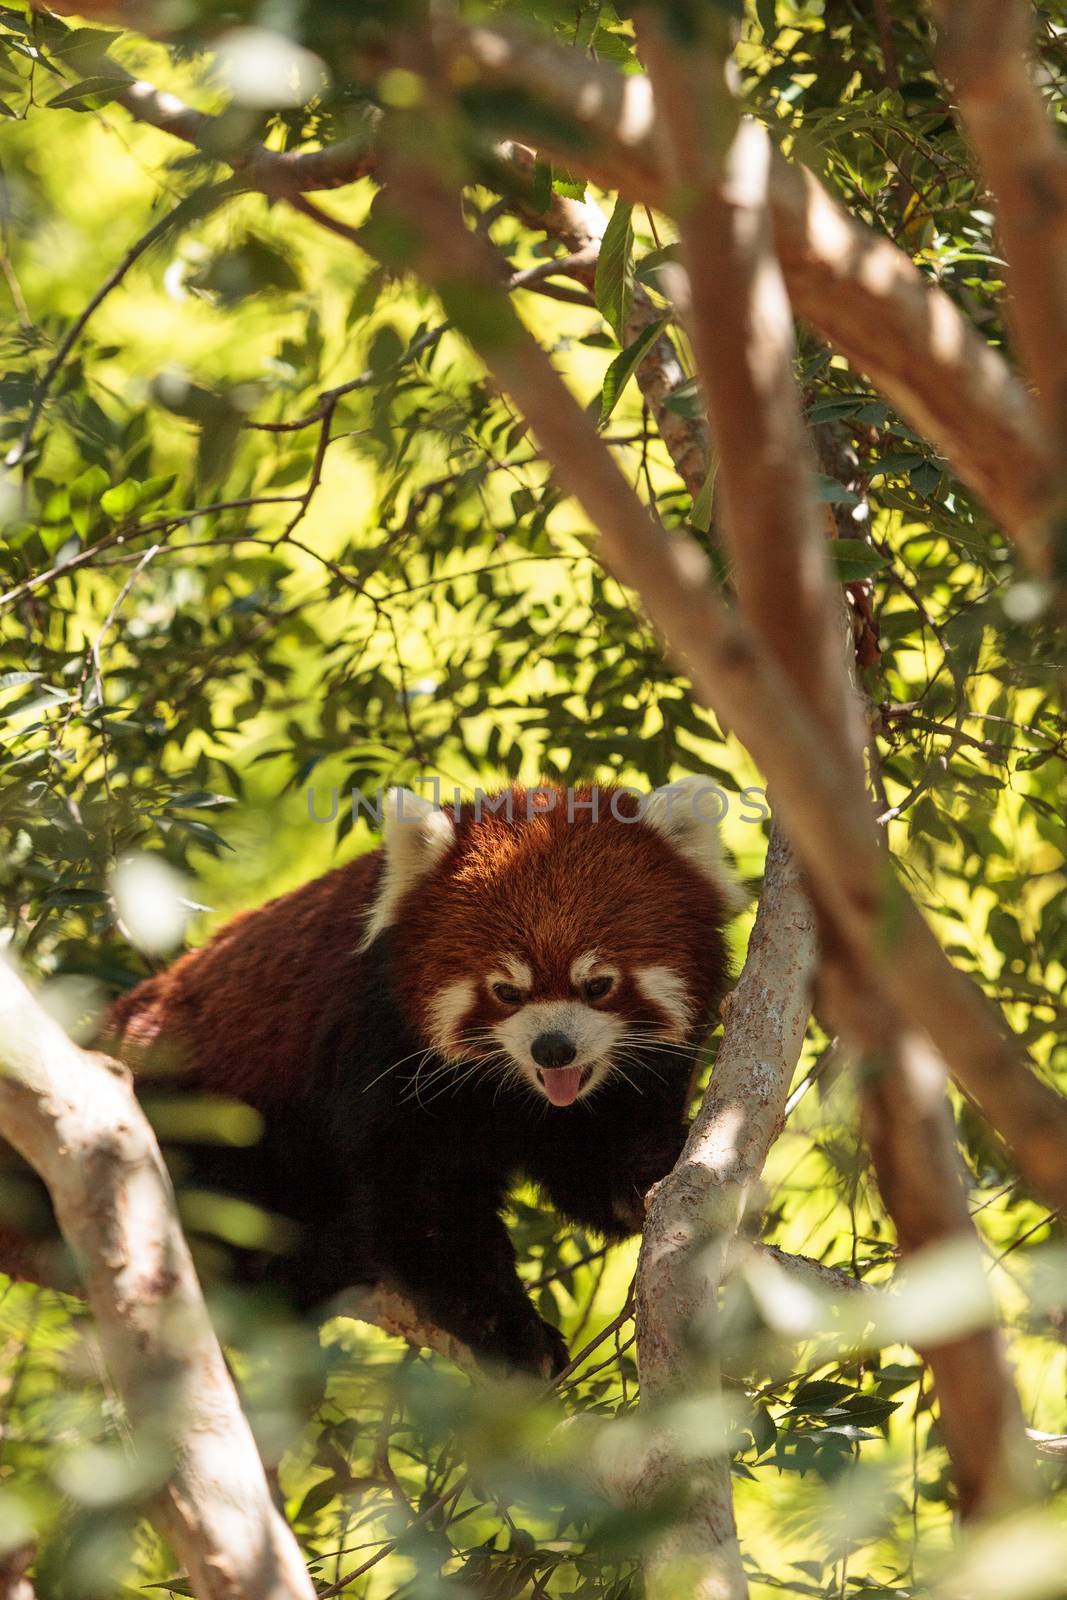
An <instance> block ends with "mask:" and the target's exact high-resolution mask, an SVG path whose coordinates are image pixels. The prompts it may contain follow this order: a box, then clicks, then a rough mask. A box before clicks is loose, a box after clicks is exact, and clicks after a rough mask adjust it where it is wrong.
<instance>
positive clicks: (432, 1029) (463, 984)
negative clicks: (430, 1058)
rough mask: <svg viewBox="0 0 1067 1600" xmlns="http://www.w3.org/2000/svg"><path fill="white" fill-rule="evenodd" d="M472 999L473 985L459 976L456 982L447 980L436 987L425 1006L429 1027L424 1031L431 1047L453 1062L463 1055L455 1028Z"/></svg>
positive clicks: (469, 1006)
mask: <svg viewBox="0 0 1067 1600" xmlns="http://www.w3.org/2000/svg"><path fill="white" fill-rule="evenodd" d="M473 1000H474V984H473V983H472V982H471V980H470V979H469V978H459V979H457V981H456V982H455V983H446V984H445V985H444V987H443V988H441V989H438V991H437V993H436V994H435V995H434V997H433V999H432V1000H431V1001H430V1004H429V1006H428V1008H427V1014H428V1018H429V1026H428V1028H427V1030H426V1031H427V1033H428V1035H429V1037H430V1039H431V1040H432V1042H433V1045H434V1048H435V1049H437V1050H439V1051H440V1052H441V1054H442V1055H443V1056H444V1057H445V1059H446V1060H449V1061H454V1060H456V1059H457V1058H458V1057H459V1056H461V1055H462V1054H463V1046H462V1045H461V1044H460V1042H459V1040H458V1039H457V1037H456V1030H457V1028H458V1027H459V1024H460V1022H461V1021H462V1020H463V1018H464V1017H465V1016H466V1014H467V1012H468V1011H469V1010H470V1008H471V1003H472V1002H473Z"/></svg>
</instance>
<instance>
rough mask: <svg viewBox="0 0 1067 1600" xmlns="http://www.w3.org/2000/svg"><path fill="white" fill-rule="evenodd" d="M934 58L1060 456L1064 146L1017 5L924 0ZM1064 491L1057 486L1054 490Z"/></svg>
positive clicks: (1064, 410)
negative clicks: (951, 98)
mask: <svg viewBox="0 0 1067 1600" xmlns="http://www.w3.org/2000/svg"><path fill="white" fill-rule="evenodd" d="M930 9H931V11H932V12H933V15H934V18H935V19H936V21H937V24H938V32H939V35H940V38H939V41H938V59H939V62H940V65H941V68H942V70H943V72H944V75H945V77H946V78H947V79H948V81H949V83H950V85H951V87H952V89H953V90H954V91H955V94H956V97H957V101H958V109H959V118H960V121H961V123H962V125H963V131H964V133H965V134H966V136H967V139H968V141H969V143H970V145H971V148H972V150H973V151H974V154H975V156H976V158H977V161H978V168H979V171H980V172H981V174H982V176H983V178H984V179H985V181H986V183H987V184H988V185H989V188H990V190H991V191H992V194H993V198H994V202H995V206H996V223H997V233H998V235H999V242H1000V249H1001V251H1002V253H1003V255H1004V256H1005V258H1006V261H1007V269H1006V282H1007V286H1008V299H1007V307H1006V310H1007V315H1008V321H1009V324H1010V326H1011V327H1012V329H1013V331H1014V334H1015V342H1016V346H1017V349H1018V353H1019V358H1020V361H1021V363H1022V365H1023V367H1024V369H1025V370H1026V372H1027V373H1028V374H1029V376H1030V377H1031V378H1032V379H1033V381H1034V383H1035V385H1036V386H1037V391H1038V405H1039V408H1040V411H1041V414H1042V417H1043V418H1044V423H1045V430H1046V433H1047V435H1048V438H1049V440H1050V442H1051V444H1052V447H1053V450H1054V452H1055V457H1056V459H1057V460H1058V461H1060V462H1062V461H1063V459H1064V455H1065V453H1067V230H1065V227H1064V223H1065V220H1067V149H1065V148H1064V144H1063V140H1062V136H1061V130H1060V129H1059V127H1058V126H1057V124H1056V123H1055V121H1054V120H1053V118H1052V116H1051V115H1050V114H1049V110H1048V108H1047V107H1046V105H1045V102H1044V98H1043V96H1042V95H1041V92H1040V90H1039V89H1038V87H1037V84H1036V83H1035V82H1034V79H1033V76H1032V70H1031V65H1030V59H1029V57H1030V49H1031V45H1032V42H1033V39H1032V36H1033V29H1034V8H1033V6H1032V5H1030V4H1023V0H931V6H930ZM1060 487H1061V488H1062V483H1061V485H1060Z"/></svg>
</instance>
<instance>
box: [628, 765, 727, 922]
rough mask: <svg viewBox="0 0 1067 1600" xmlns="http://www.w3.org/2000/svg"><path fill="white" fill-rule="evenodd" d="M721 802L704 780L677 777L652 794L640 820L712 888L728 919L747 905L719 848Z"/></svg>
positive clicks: (718, 790)
mask: <svg viewBox="0 0 1067 1600" xmlns="http://www.w3.org/2000/svg"><path fill="white" fill-rule="evenodd" d="M722 800H723V794H722V790H721V789H718V788H716V786H715V784H713V783H711V782H709V780H708V779H707V778H701V777H696V776H694V777H690V778H679V779H678V781H677V783H668V784H665V785H664V786H663V788H662V789H654V790H653V791H652V793H651V794H650V795H649V797H648V799H647V800H646V801H645V804H644V806H643V807H642V809H641V820H642V821H643V822H646V823H647V824H648V826H649V827H650V828H655V830H656V832H657V833H659V834H662V836H663V838H664V839H666V840H667V841H668V843H669V844H671V845H672V846H673V847H674V849H675V850H677V852H678V854H679V855H680V856H682V857H683V858H684V859H685V860H686V861H688V862H689V863H690V864H691V865H692V866H694V867H696V869H697V871H698V872H701V873H703V875H704V877H705V878H708V879H709V880H710V881H711V882H712V883H713V884H714V885H715V888H716V889H717V890H718V891H719V894H720V896H721V898H722V902H723V905H724V907H725V908H726V910H727V911H728V912H729V914H730V916H736V915H737V913H738V912H739V911H743V910H744V908H745V906H746V905H747V904H748V900H749V896H748V894H747V893H746V892H745V890H744V888H743V887H742V885H741V883H740V880H739V879H738V876H737V873H736V872H735V870H734V866H733V862H732V861H731V860H730V858H729V856H728V855H727V854H726V851H725V849H724V847H723V842H722V835H721V834H720V832H719V818H720V816H721V815H722V809H723V808H722Z"/></svg>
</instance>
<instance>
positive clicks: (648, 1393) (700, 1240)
mask: <svg viewBox="0 0 1067 1600" xmlns="http://www.w3.org/2000/svg"><path fill="white" fill-rule="evenodd" d="M815 955H816V948H815V924H814V917H813V914H812V911H811V908H810V906H809V904H808V902H807V899H806V897H805V895H804V892H803V889H802V887H801V884H800V878H799V874H798V872H797V869H796V866H795V864H794V862H793V861H792V859H791V857H790V855H789V851H788V848H787V846H786V844H785V842H784V840H783V839H782V837H781V835H780V833H778V832H777V830H775V831H773V832H772V836H771V842H770V846H769V848H768V852H767V869H766V874H765V877H764V885H763V893H762V895H761V897H760V904H759V911H758V913H757V916H756V923H755V927H754V928H753V930H752V939H751V942H750V944H749V950H748V957H747V959H746V961H745V966H744V970H743V972H742V974H741V977H740V979H739V981H738V984H737V988H736V989H735V990H734V992H733V994H732V996H731V998H730V1006H729V1011H728V1015H727V1020H726V1025H725V1028H724V1031H723V1037H722V1042H721V1044H720V1046H719V1049H718V1052H717V1054H716V1058H715V1070H714V1072H713V1074H712V1079H711V1085H710V1088H709V1090H708V1093H707V1095H706V1096H705V1099H704V1104H703V1105H702V1107H701V1109H700V1113H699V1115H698V1116H697V1119H696V1121H695V1122H694V1124H693V1128H692V1131H691V1133H690V1135H689V1139H688V1140H687V1142H686V1146H685V1149H684V1151H683V1152H682V1155H681V1158H680V1159H679V1161H678V1164H677V1166H676V1167H675V1169H674V1171H673V1172H672V1173H671V1174H670V1175H669V1176H668V1177H666V1178H664V1179H663V1181H662V1182H661V1183H659V1184H657V1186H656V1188H655V1189H654V1190H653V1191H652V1194H651V1195H650V1197H649V1202H648V1215H647V1217H646V1221H645V1230H644V1238H643V1240H642V1245H641V1257H640V1261H639V1264H638V1271H637V1302H636V1303H637V1350H638V1365H639V1368H640V1372H641V1398H642V1406H643V1407H650V1408H652V1410H653V1415H654V1414H655V1408H656V1406H657V1404H662V1403H663V1402H664V1401H666V1400H669V1399H670V1398H671V1397H672V1396H678V1395H684V1394H687V1393H691V1392H693V1390H694V1389H699V1390H700V1392H701V1393H702V1394H703V1395H705V1396H707V1395H709V1394H714V1393H715V1392H716V1391H717V1390H719V1387H720V1386H719V1381H718V1366H717V1357H716V1352H715V1349H714V1337H713V1336H712V1339H711V1341H710V1348H708V1347H705V1348H704V1349H703V1350H702V1351H701V1352H700V1353H699V1354H698V1353H697V1351H696V1347H695V1346H694V1343H693V1340H692V1336H691V1329H692V1326H693V1324H694V1322H695V1320H696V1318H697V1316H698V1315H699V1316H700V1319H701V1326H702V1328H703V1329H704V1330H705V1336H707V1331H708V1330H709V1329H710V1330H713V1329H714V1327H715V1320H716V1319H715V1306H716V1303H717V1298H718V1292H719V1288H720V1285H721V1283H722V1280H723V1278H724V1276H725V1273H726V1269H727V1262H728V1257H729V1251H730V1246H731V1244H732V1243H733V1241H734V1240H735V1239H736V1236H737V1232H738V1229H739V1227H740V1226H741V1224H742V1222H743V1220H744V1217H745V1212H746V1207H748V1206H749V1204H750V1203H751V1200H752V1197H753V1194H754V1192H755V1189H756V1185H757V1184H758V1181H759V1177H760V1174H761V1172H762V1170H763V1166H764V1163H765V1161H766V1159H767V1152H768V1150H769V1149H770V1147H771V1145H772V1144H773V1142H774V1140H775V1138H776V1137H777V1135H778V1133H779V1131H780V1129H781V1125H782V1119H783V1116H784V1112H785V1102H786V1098H787V1096H788V1094H789V1085H790V1082H791V1080H792V1077H793V1072H794V1070H795V1068H796V1064H797V1059H798V1057H799V1055H800V1048H801V1045H802V1044H803V1042H804V1034H805V1030H806V1028H807V1022H808V1011H809V1006H810V990H811V982H812V976H813V972H814V966H815ZM709 1246H710V1249H709ZM698 1253H699V1256H700V1267H699V1269H698V1268H696V1267H695V1265H694V1257H695V1256H696V1255H697V1254H698ZM683 1474H684V1475H685V1476H686V1477H688V1476H689V1475H690V1474H694V1477H693V1481H692V1482H691V1484H690V1496H689V1511H688V1515H687V1517H686V1518H685V1520H684V1521H683V1522H682V1523H681V1524H680V1525H679V1527H678V1528H677V1530H676V1531H675V1532H673V1533H672V1534H671V1536H670V1538H669V1539H668V1540H666V1541H665V1542H664V1543H663V1545H662V1546H661V1547H660V1548H659V1549H658V1550H657V1551H656V1552H655V1554H654V1556H653V1557H652V1558H651V1560H650V1562H649V1564H648V1574H647V1582H648V1586H649V1593H650V1595H651V1596H652V1597H653V1600H660V1597H668V1596H674V1595H676V1594H677V1595H679V1596H681V1595H690V1596H696V1597H698V1600H743V1597H744V1596H746V1595H747V1593H748V1585H747V1582H746V1579H745V1574H744V1569H743V1567H742V1565H741V1555H740V1550H739V1547H738V1543H737V1532H736V1528H735V1526H734V1518H733V1495H732V1489H731V1480H730V1462H729V1457H728V1456H727V1454H726V1451H725V1448H724V1447H723V1445H720V1448H719V1449H718V1450H717V1451H716V1450H714V1448H712V1449H711V1450H709V1455H708V1457H707V1459H706V1460H705V1461H703V1462H701V1463H700V1464H699V1466H698V1467H697V1468H696V1470H695V1473H694V1466H693V1463H692V1461H691V1460H690V1461H687V1462H686V1463H685V1464H684V1467H683V1464H682V1462H681V1460H680V1457H679V1454H678V1452H677V1450H676V1448H675V1447H674V1445H673V1442H672V1439H671V1436H670V1433H669V1430H665V1429H664V1430H660V1432H659V1434H658V1437H657V1441H656V1445H655V1447H654V1448H653V1449H652V1450H651V1451H650V1453H649V1456H648V1458H647V1460H646V1461H645V1463H644V1471H643V1473H642V1477H641V1483H640V1492H641V1493H642V1495H651V1494H655V1493H657V1492H661V1491H663V1490H665V1489H668V1488H670V1487H671V1486H672V1485H677V1484H678V1483H679V1482H680V1481H681V1480H682V1477H683Z"/></svg>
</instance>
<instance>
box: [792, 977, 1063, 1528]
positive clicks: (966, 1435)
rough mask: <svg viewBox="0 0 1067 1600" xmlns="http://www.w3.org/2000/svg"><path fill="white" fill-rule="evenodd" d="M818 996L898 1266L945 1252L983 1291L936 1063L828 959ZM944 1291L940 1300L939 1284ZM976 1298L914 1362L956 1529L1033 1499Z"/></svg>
mask: <svg viewBox="0 0 1067 1600" xmlns="http://www.w3.org/2000/svg"><path fill="white" fill-rule="evenodd" d="M821 993H822V998H823V999H824V1001H825V1004H826V1007H827V1012H828V1015H829V1017H830V1020H831V1022H832V1023H833V1025H834V1026H835V1028H837V1029H838V1030H839V1031H840V1033H841V1034H842V1036H843V1037H844V1038H845V1040H846V1042H847V1044H848V1045H849V1047H850V1049H851V1052H852V1054H853V1056H854V1058H855V1060H856V1062H857V1065H858V1066H859V1070H860V1094H861V1111H862V1118H863V1128H864V1133H865V1134H866V1137H867V1142H868V1144H869V1146H870V1149H871V1155H872V1157H873V1160H874V1169H875V1174H876V1176H877V1179H878V1187H879V1189H880V1190H881V1194H882V1199H883V1201H884V1203H885V1208H886V1210H887V1212H888V1213H889V1216H890V1217H891V1218H892V1221H893V1225H894V1227H895V1228H896V1232H897V1239H898V1240H899V1243H900V1247H901V1250H902V1252H903V1254H904V1256H905V1257H907V1256H911V1255H914V1254H916V1253H917V1252H918V1251H921V1250H924V1249H928V1248H930V1247H935V1246H939V1245H940V1246H944V1245H948V1244H955V1245H956V1246H957V1248H958V1250H959V1251H960V1268H959V1270H961V1271H965V1272H966V1276H967V1280H968V1285H969V1284H970V1283H971V1282H972V1281H973V1282H975V1283H980V1284H983V1285H984V1268H983V1263H982V1259H981V1253H980V1250H979V1246H978V1236H977V1234H976V1232H975V1227H974V1223H973V1221H972V1219H971V1214H970V1210H969V1207H968V1204H967V1194H966V1191H965V1189H964V1186H963V1181H962V1178H963V1174H962V1170H961V1167H960V1162H959V1158H958V1156H957V1153H956V1142H955V1130H954V1128H953V1123H952V1117H951V1114H950V1111H949V1107H948V1102H947V1100H946V1098H945V1083H946V1077H945V1069H944V1063H943V1061H942V1060H941V1059H940V1058H939V1056H938V1055H937V1053H936V1051H934V1050H933V1049H932V1048H931V1047H930V1044H929V1042H928V1040H926V1039H925V1038H923V1036H922V1035H920V1034H917V1033H915V1032H914V1031H913V1030H911V1029H908V1028H907V1027H906V1026H905V1025H904V1023H903V1021H902V1019H901V1018H900V1016H899V1014H898V1013H897V1012H896V1010H895V1008H894V1007H892V1006H888V1005H886V1003H885V1001H884V1000H883V999H882V998H881V997H880V996H879V995H878V994H876V993H874V992H873V991H872V990H871V988H870V986H869V984H867V983H866V982H865V981H864V979H863V977H862V976H861V975H860V974H859V973H858V972H857V971H856V968H855V966H854V965H853V963H852V962H851V961H850V960H849V959H847V958H842V957H841V956H840V955H839V954H837V953H835V954H834V955H833V956H832V957H831V958H830V959H827V960H824V964H823V969H822V973H821ZM946 1291H947V1293H948V1294H949V1295H950V1296H951V1295H952V1293H953V1287H952V1283H951V1281H949V1283H947V1284H946ZM986 1295H987V1299H988V1318H987V1321H986V1323H985V1325H984V1326H982V1327H979V1328H976V1329H974V1330H973V1331H971V1332H962V1333H959V1334H956V1335H954V1336H953V1337H951V1338H949V1339H947V1340H945V1341H944V1342H941V1343H933V1344H930V1345H929V1346H927V1347H926V1348H924V1349H922V1350H921V1351H920V1354H921V1355H922V1356H923V1358H924V1359H925V1360H926V1361H927V1362H928V1363H929V1366H930V1370H931V1372H932V1374H933V1379H934V1387H935V1390H936V1392H937V1398H938V1406H939V1410H940V1415H941V1431H942V1434H943V1436H944V1440H945V1445H946V1448H947V1449H948V1453H949V1457H950V1459H951V1461H952V1468H953V1474H954V1477H955V1480H956V1488H957V1493H958V1496H959V1508H960V1514H961V1516H962V1517H964V1518H972V1517H976V1516H988V1515H992V1514H994V1513H996V1512H998V1511H1005V1510H1007V1509H1009V1508H1010V1507H1011V1506H1013V1505H1016V1504H1018V1503H1019V1502H1020V1501H1022V1500H1024V1499H1025V1498H1026V1497H1027V1496H1028V1494H1029V1493H1030V1492H1031V1490H1032V1488H1033V1469H1032V1452H1031V1451H1030V1450H1029V1449H1028V1448H1027V1445H1026V1436H1025V1433H1024V1430H1023V1417H1022V1409H1021V1407H1020V1404H1019V1397H1018V1394H1017V1392H1016V1389H1015V1383H1014V1379H1013V1377H1012V1373H1011V1369H1010V1368H1009V1366H1008V1361H1007V1357H1006V1354H1005V1350H1004V1344H1003V1340H1002V1338H1001V1335H1000V1330H999V1329H998V1327H997V1325H996V1316H995V1309H994V1306H993V1299H992V1295H991V1294H989V1293H988V1289H986ZM968 1320H969V1319H968Z"/></svg>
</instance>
